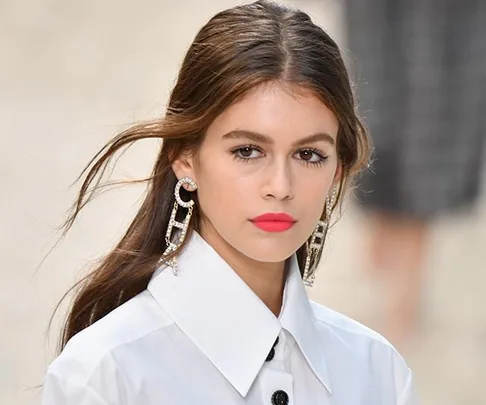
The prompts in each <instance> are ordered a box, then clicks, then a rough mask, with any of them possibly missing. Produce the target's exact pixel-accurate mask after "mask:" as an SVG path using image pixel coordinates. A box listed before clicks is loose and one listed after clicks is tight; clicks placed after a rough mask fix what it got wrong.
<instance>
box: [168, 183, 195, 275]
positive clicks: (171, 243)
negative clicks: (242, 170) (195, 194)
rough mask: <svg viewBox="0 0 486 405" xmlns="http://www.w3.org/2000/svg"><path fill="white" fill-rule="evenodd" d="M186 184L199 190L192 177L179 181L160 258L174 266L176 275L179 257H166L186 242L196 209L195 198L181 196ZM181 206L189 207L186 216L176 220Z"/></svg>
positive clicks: (173, 270)
mask: <svg viewBox="0 0 486 405" xmlns="http://www.w3.org/2000/svg"><path fill="white" fill-rule="evenodd" d="M184 184H188V185H189V186H190V187H191V188H192V191H195V190H197V184H196V182H195V181H194V180H193V179H191V178H190V177H184V178H182V179H180V180H179V181H178V182H177V184H176V186H175V189H174V196H175V201H174V207H173V208H172V213H171V215H170V219H169V225H168V226H167V232H166V233H165V242H166V245H167V248H166V249H165V252H164V253H163V255H162V258H161V259H160V262H163V263H166V264H167V265H168V266H170V267H171V268H172V272H173V273H174V275H175V276H176V275H177V258H176V257H175V256H172V258H171V259H169V260H166V257H167V256H168V255H170V254H173V253H174V252H176V251H177V249H179V247H180V246H181V245H182V243H183V242H184V239H185V237H186V233H187V229H188V228H189V222H190V220H191V217H192V212H193V209H194V200H189V201H184V200H183V199H182V198H181V196H180V189H181V187H182V186H183V185H184ZM179 207H183V208H186V209H187V213H186V216H185V217H184V220H183V221H182V222H179V221H176V215H177V211H178V210H179Z"/></svg>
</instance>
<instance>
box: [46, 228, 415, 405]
mask: <svg viewBox="0 0 486 405" xmlns="http://www.w3.org/2000/svg"><path fill="white" fill-rule="evenodd" d="M178 268H179V275H178V276H174V275H173V274H172V271H171V270H170V269H167V271H164V268H161V269H159V270H158V271H157V272H156V273H155V274H154V276H153V278H152V280H151V282H150V284H149V286H148V289H147V290H145V291H144V292H142V293H141V294H139V295H138V296H136V297H134V298H133V299H131V300H129V301H128V302H126V303H125V304H123V305H122V306H120V307H118V308H117V309H115V310H114V311H113V312H111V313H110V314H108V315H107V316H105V317H104V318H102V319H101V320H99V321H98V322H96V323H95V324H93V325H91V326H90V327H88V328H87V329H85V330H83V331H82V332H80V333H78V334H77V335H76V336H74V337H73V338H72V339H71V340H70V341H69V342H68V344H67V346H66V347H65V349H64V351H63V352H62V353H61V355H60V356H59V357H58V358H57V359H56V360H54V362H53V363H52V364H51V365H50V367H49V369H48V372H47V374H46V377H45V381H44V391H43V402H42V403H43V404H44V405H71V404H72V405H74V404H76V405H106V404H110V405H115V404H116V405H142V404H143V405H156V404H157V405H161V404H167V405H169V404H170V405H189V404H190V405H194V404H198V405H206V404H207V405H220V404H221V405H222V404H225V405H229V404H251V405H257V404H258V405H261V404H268V405H274V404H272V396H273V394H274V393H275V392H277V391H284V392H285V393H286V394H287V396H288V398H289V401H288V403H289V404H296V405H312V404H316V405H317V404H319V405H394V404H396V405H414V404H416V403H417V402H416V400H415V399H414V398H415V397H414V393H413V387H412V377H411V372H410V370H409V368H408V367H407V365H406V364H405V362H404V360H403V359H402V358H401V357H400V356H399V354H398V353H397V352H396V351H395V350H394V348H393V347H392V346H391V345H390V344H389V343H388V342H387V341H386V340H385V339H384V338H382V337H381V336H380V335H378V334H377V333H375V332H373V331H371V330H370V329H368V328H366V327H365V326H363V325H361V324H359V323H357V322H355V321H353V320H351V319H349V318H347V317H345V316H343V315H341V314H339V313H337V312H334V311H332V310H330V309H328V308H325V307H323V306H321V305H318V304H316V303H313V302H311V301H309V300H308V298H307V295H306V291H305V289H304V286H303V285H302V281H301V276H300V273H299V269H298V266H297V262H296V258H295V256H294V257H292V258H291V259H290V260H289V263H288V266H287V280H286V286H285V293H284V303H283V306H282V310H281V314H280V316H279V317H278V318H277V317H275V316H274V315H273V314H272V312H271V311H270V310H269V309H268V308H267V307H266V306H265V305H264V304H263V303H262V301H261V300H260V299H259V298H258V297H257V296H256V295H255V294H254V293H253V291H252V290H251V289H250V288H249V287H248V286H247V285H246V284H245V283H244V282H243V281H242V280H241V279H240V278H239V277H238V276H237V274H236V273H235V272H234V271H233V270H232V269H231V268H230V267H229V266H228V264H226V262H224V260H223V259H222V258H221V257H220V256H219V255H218V254H217V253H216V252H215V251H214V250H213V249H212V248H211V247H210V246H209V245H208V244H207V243H206V242H205V241H204V240H203V239H202V238H201V236H199V235H198V234H196V233H195V234H194V235H193V236H192V237H191V240H190V241H189V243H188V246H187V247H186V249H185V250H184V251H183V252H182V254H181V255H180V257H179V267H178ZM277 337H278V343H277V344H276V346H275V356H274V358H273V359H272V360H271V361H265V360H266V358H267V355H268V354H269V352H270V350H271V348H272V346H273V345H274V343H275V341H276V339H277ZM280 394H281V395H282V393H280ZM283 397H284V399H285V395H284V396H283ZM283 404H285V401H284V402H283Z"/></svg>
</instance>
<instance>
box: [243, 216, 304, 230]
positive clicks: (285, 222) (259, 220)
mask: <svg viewBox="0 0 486 405" xmlns="http://www.w3.org/2000/svg"><path fill="white" fill-rule="evenodd" d="M251 222H252V223H253V224H254V225H255V226H256V227H257V228H260V229H262V230H263V231H266V232H283V231H286V230H288V229H290V228H292V226H293V225H294V223H295V222H296V221H295V219H294V218H292V217H291V216H290V215H288V214H285V213H268V214H263V215H259V216H258V217H255V218H253V219H251Z"/></svg>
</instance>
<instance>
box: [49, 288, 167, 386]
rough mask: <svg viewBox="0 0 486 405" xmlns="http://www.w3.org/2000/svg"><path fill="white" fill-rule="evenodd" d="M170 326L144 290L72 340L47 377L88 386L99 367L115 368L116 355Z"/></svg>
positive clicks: (155, 303)
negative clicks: (65, 379) (62, 377)
mask: <svg viewBox="0 0 486 405" xmlns="http://www.w3.org/2000/svg"><path fill="white" fill-rule="evenodd" d="M171 324H172V321H171V320H170V318H169V317H168V316H167V315H166V314H165V313H164V311H163V309H162V308H161V307H160V306H159V304H158V303H157V302H156V301H155V300H154V298H153V297H152V295H151V294H150V292H149V291H147V290H145V291H144V292H142V293H140V294H138V295H137V296H135V297H134V298H132V299H130V300H129V301H127V302H126V303H124V304H123V305H121V306H119V307H118V308H116V309H115V310H113V311H112V312H110V313H109V314H108V315H106V316H105V317H103V318H101V319H100V320H99V321H97V322H95V323H94V324H92V325H91V326H89V327H88V328H86V329H84V330H82V331H81V332H79V333H78V334H76V335H75V336H73V337H72V338H71V339H70V340H69V342H68V343H67V345H66V347H65V348H64V349H63V351H62V353H61V354H60V355H59V356H58V357H57V358H56V359H55V360H54V361H53V362H52V363H51V365H50V366H49V368H48V374H49V373H51V374H56V375H60V376H67V375H69V376H70V377H72V378H74V379H76V380H77V381H79V382H81V383H86V384H87V383H88V381H89V380H90V379H91V378H92V377H93V375H95V373H96V372H97V369H99V367H100V365H103V366H104V367H105V368H111V367H113V368H114V367H115V362H116V353H117V351H119V350H124V348H126V346H130V347H131V348H136V347H137V345H143V342H144V340H145V339H146V338H147V337H149V336H150V335H151V334H153V333H156V332H160V331H162V332H163V330H164V329H165V328H167V327H168V326H170V325H171Z"/></svg>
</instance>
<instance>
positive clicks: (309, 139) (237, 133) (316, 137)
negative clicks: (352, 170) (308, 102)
mask: <svg viewBox="0 0 486 405" xmlns="http://www.w3.org/2000/svg"><path fill="white" fill-rule="evenodd" d="M223 139H247V140H250V141H252V142H258V143H262V144H265V145H273V144H274V143H275V142H274V140H273V139H272V138H270V137H269V136H267V135H263V134H260V133H259V132H254V131H248V130H244V129H235V130H233V131H230V132H228V133H227V134H225V135H223ZM319 141H324V142H327V143H329V144H331V145H334V144H335V142H334V138H333V137H332V136H331V135H329V134H328V133H327V132H318V133H316V134H312V135H309V136H306V137H305V138H302V139H299V140H297V141H295V142H294V143H293V144H292V146H302V145H305V144H309V143H313V142H319Z"/></svg>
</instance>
